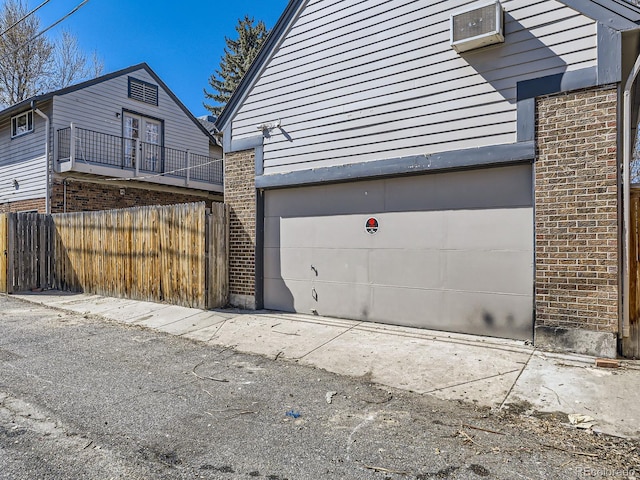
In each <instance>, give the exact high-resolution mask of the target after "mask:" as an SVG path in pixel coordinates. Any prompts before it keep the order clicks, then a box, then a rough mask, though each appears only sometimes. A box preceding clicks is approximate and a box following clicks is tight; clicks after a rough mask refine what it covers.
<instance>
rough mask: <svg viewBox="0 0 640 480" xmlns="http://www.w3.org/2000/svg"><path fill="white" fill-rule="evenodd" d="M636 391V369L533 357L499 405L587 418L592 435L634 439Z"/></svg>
mask: <svg viewBox="0 0 640 480" xmlns="http://www.w3.org/2000/svg"><path fill="white" fill-rule="evenodd" d="M639 391H640V370H639V369H638V368H637V367H636V368H628V367H627V368H624V367H623V368H619V369H605V368H596V367H595V359H594V358H593V357H581V356H577V355H575V356H574V355H554V354H549V353H543V352H536V353H535V354H534V355H533V357H532V358H531V360H530V361H529V365H527V368H526V369H525V371H524V372H523V373H522V375H521V376H520V378H519V379H518V381H517V382H516V384H515V386H514V388H513V390H512V392H511V394H510V395H509V397H508V399H507V401H506V402H505V404H506V405H509V404H512V403H519V402H524V403H529V404H531V408H532V409H534V410H536V411H539V412H563V413H566V414H570V413H579V414H584V415H589V416H591V417H593V418H595V421H596V422H597V425H596V426H594V430H596V431H601V432H603V433H608V434H612V435H623V436H629V437H634V438H638V437H640V403H639V402H638V399H637V392H639ZM567 423H568V420H567Z"/></svg>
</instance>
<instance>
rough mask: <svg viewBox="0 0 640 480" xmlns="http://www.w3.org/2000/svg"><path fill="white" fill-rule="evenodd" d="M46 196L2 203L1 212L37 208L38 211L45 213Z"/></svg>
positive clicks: (0, 205)
mask: <svg viewBox="0 0 640 480" xmlns="http://www.w3.org/2000/svg"><path fill="white" fill-rule="evenodd" d="M45 206H46V205H45V201H44V197H42V198H34V199H31V200H20V201H19V202H11V203H3V204H0V213H9V212H24V211H27V210H37V211H38V213H45Z"/></svg>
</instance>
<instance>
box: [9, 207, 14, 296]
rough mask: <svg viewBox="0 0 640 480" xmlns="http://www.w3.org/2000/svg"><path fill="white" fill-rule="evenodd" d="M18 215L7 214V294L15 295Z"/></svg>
mask: <svg viewBox="0 0 640 480" xmlns="http://www.w3.org/2000/svg"><path fill="white" fill-rule="evenodd" d="M15 245H16V214H15V213H8V214H7V293H13V286H14V285H13V284H14V277H15V265H14V263H15V255H14V253H15Z"/></svg>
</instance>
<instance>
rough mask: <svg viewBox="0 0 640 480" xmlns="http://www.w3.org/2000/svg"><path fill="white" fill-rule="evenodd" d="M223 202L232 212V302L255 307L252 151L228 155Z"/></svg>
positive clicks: (254, 210)
mask: <svg viewBox="0 0 640 480" xmlns="http://www.w3.org/2000/svg"><path fill="white" fill-rule="evenodd" d="M224 201H225V203H226V204H227V205H228V206H229V212H230V219H229V220H230V225H229V243H230V246H229V296H230V302H231V303H232V304H234V305H236V306H240V307H244V308H255V260H256V258H255V249H256V188H255V155H254V151H253V150H245V151H242V152H236V153H228V154H226V156H225V162H224Z"/></svg>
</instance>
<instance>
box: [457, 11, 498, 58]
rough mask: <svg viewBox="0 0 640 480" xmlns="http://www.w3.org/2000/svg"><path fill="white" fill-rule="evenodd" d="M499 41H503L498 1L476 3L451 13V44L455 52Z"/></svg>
mask: <svg viewBox="0 0 640 480" xmlns="http://www.w3.org/2000/svg"><path fill="white" fill-rule="evenodd" d="M500 42H504V30H503V13H502V6H501V5H500V2H499V1H493V2H490V3H484V4H476V5H474V6H473V7H471V8H467V9H465V10H461V11H458V12H456V13H453V14H451V46H452V47H453V49H454V50H455V51H456V52H458V53H460V52H466V51H467V50H472V49H474V48H480V47H484V46H485V45H492V44H494V43H500Z"/></svg>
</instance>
